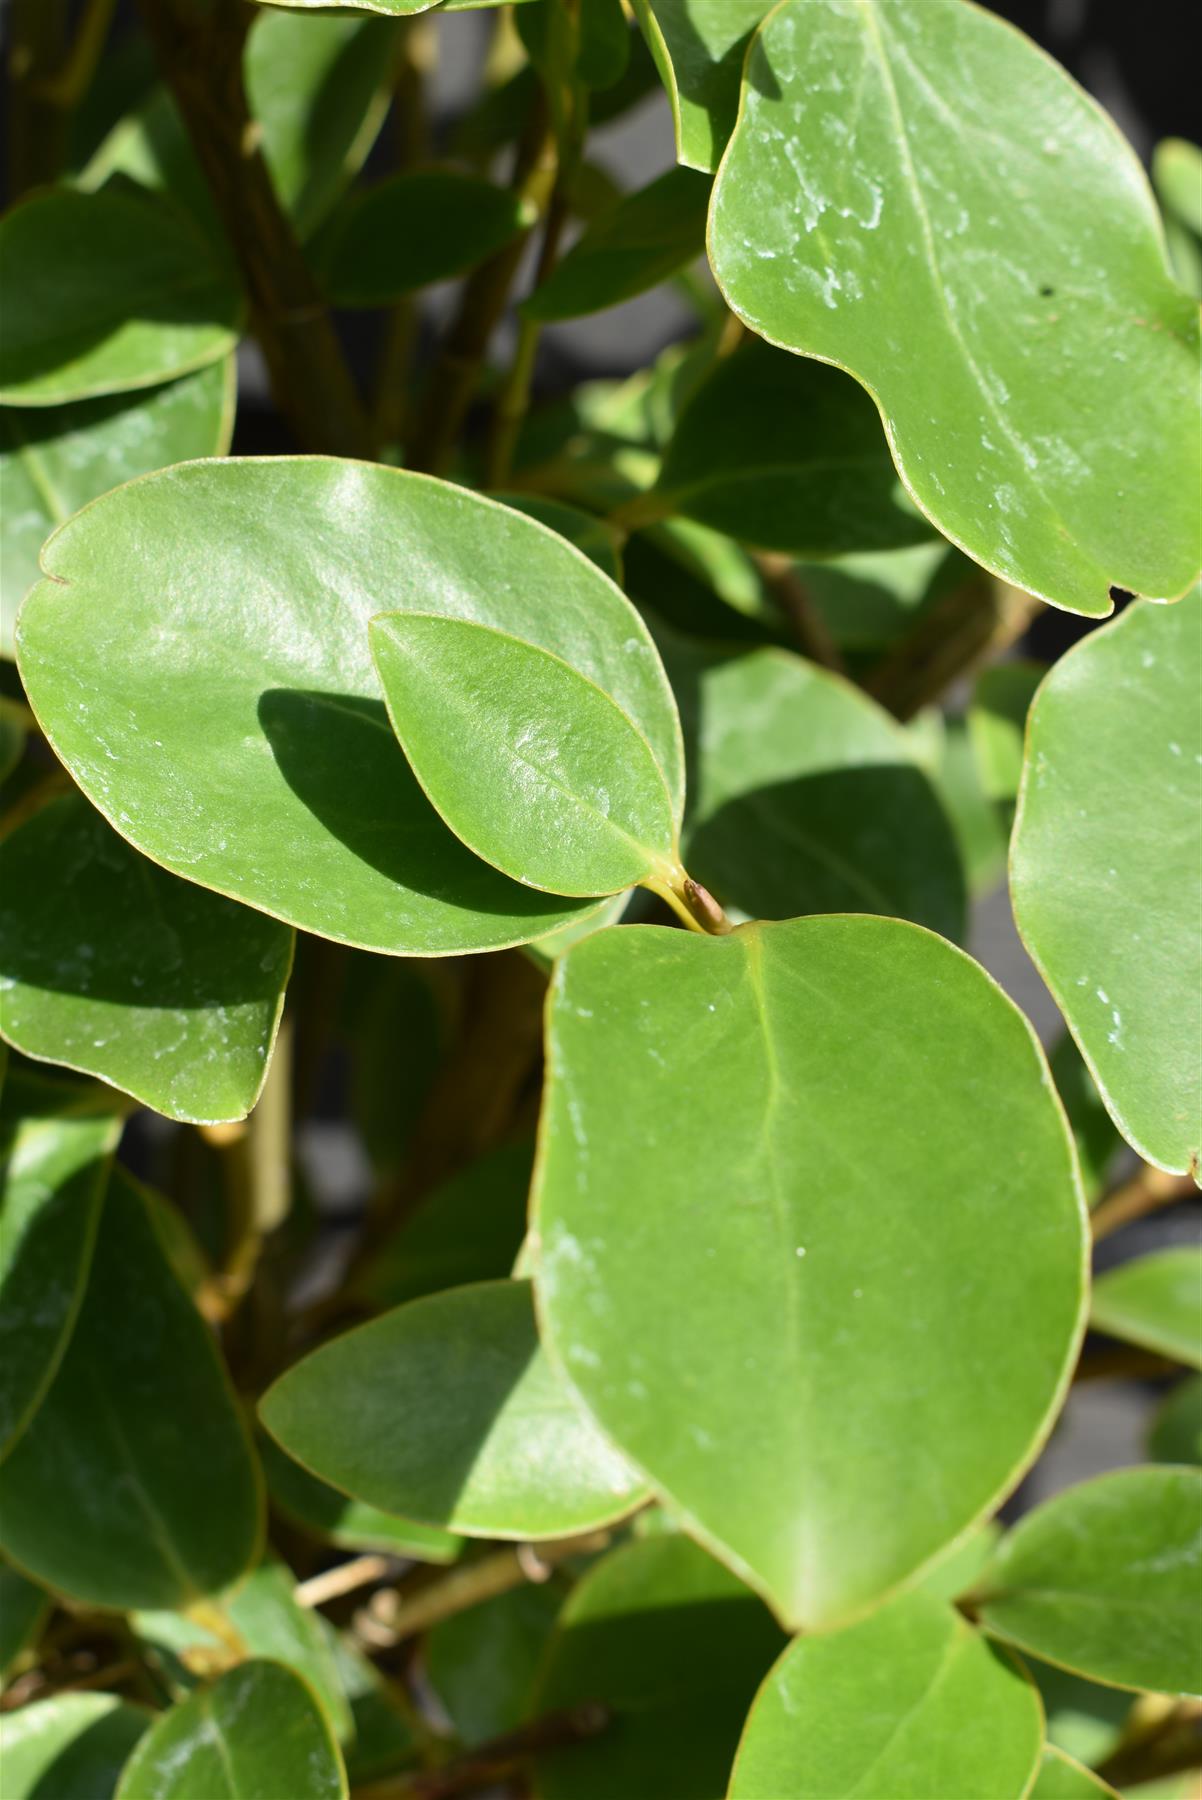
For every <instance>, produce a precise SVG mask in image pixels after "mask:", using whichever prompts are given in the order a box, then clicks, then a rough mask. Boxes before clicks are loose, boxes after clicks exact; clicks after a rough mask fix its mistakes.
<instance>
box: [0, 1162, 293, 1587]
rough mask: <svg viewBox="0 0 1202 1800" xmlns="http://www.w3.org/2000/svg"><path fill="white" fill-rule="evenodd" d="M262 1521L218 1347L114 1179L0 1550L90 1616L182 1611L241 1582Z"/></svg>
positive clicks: (22, 1455)
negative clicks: (92, 1611)
mask: <svg viewBox="0 0 1202 1800" xmlns="http://www.w3.org/2000/svg"><path fill="white" fill-rule="evenodd" d="M261 1511H262V1501H261V1495H260V1484H259V1477H258V1472H257V1470H256V1468H255V1466H254V1463H253V1460H252V1456H251V1450H250V1444H249V1442H248V1439H247V1436H246V1432H245V1429H244V1427H243V1425H242V1421H241V1418H240V1417H239V1414H238V1411H237V1408H236V1406H235V1403H234V1397H233V1394H232V1393H231V1391H230V1388H229V1384H228V1382H227V1379H226V1376H225V1372H224V1370H223V1368H222V1366H221V1364H220V1362H219V1360H218V1356H217V1351H216V1348H215V1346H214V1343H213V1340H212V1338H211V1336H210V1335H209V1332H208V1329H207V1327H206V1326H205V1325H204V1323H203V1321H202V1320H201V1318H200V1315H199V1314H198V1313H197V1312H196V1310H195V1308H194V1307H193V1305H192V1302H191V1301H190V1300H189V1298H188V1296H187V1295H186V1294H185V1293H184V1290H183V1288H182V1287H181V1286H180V1285H179V1282H178V1281H177V1279H176V1277H175V1275H174V1273H173V1272H172V1270H171V1268H170V1267H169V1265H168V1263H167V1260H166V1257H165V1255H164V1252H163V1249H162V1246H161V1244H160V1242H159V1238H158V1235H157V1233H156V1231H155V1227H154V1225H153V1224H152V1222H151V1218H150V1214H149V1212H148V1210H147V1207H146V1204H145V1202H144V1201H143V1199H142V1196H141V1195H140V1193H139V1192H138V1191H137V1189H136V1188H135V1187H134V1186H133V1185H132V1183H131V1182H130V1180H129V1178H128V1177H127V1176H125V1175H124V1174H123V1173H122V1172H121V1171H120V1170H115V1171H114V1173H113V1175H112V1177H111V1179H110V1181H109V1185H108V1192H107V1194H106V1195H105V1199H104V1206H103V1210H102V1213H101V1220H100V1229H99V1232H98V1234H97V1239H96V1249H95V1253H94V1255H93V1258H92V1268H91V1274H90V1276H89V1279H88V1286H87V1292H86V1294H85V1296H84V1301H83V1305H82V1307H81V1308H80V1313H79V1319H78V1321H77V1323H76V1326H75V1330H74V1332H73V1333H72V1336H71V1341H70V1343H69V1344H68V1346H67V1351H66V1354H65V1355H64V1357H63V1360H62V1362H61V1364H60V1365H59V1369H58V1372H57V1374H56V1376H55V1378H54V1382H53V1384H52V1386H51V1388H50V1391H49V1392H48V1394H47V1395H46V1398H45V1399H44V1400H43V1401H42V1404H41V1406H40V1407H39V1408H38V1411H37V1412H36V1413H35V1415H34V1417H33V1420H32V1422H31V1423H30V1425H29V1426H28V1428H27V1429H26V1431H25V1432H24V1434H23V1436H22V1437H21V1439H20V1440H19V1442H18V1444H17V1447H16V1449H15V1450H14V1451H13V1452H12V1454H11V1456H10V1457H9V1458H8V1460H7V1462H5V1464H4V1465H3V1468H2V1469H0V1543H2V1544H3V1548H4V1549H5V1550H6V1551H7V1552H9V1553H10V1554H11V1556H12V1557H13V1559H14V1561H16V1562H17V1563H19V1564H20V1565H21V1566H22V1567H23V1568H26V1569H28V1570H29V1572H30V1573H31V1574H32V1575H35V1576H36V1577H37V1579H38V1580H39V1581H44V1582H45V1583H46V1585H47V1586H48V1587H51V1588H54V1589H57V1590H60V1591H61V1592H63V1593H66V1594H69V1595H71V1596H72V1597H73V1598H74V1599H77V1600H80V1601H82V1602H83V1603H84V1604H85V1605H87V1606H99V1607H111V1608H114V1609H121V1610H123V1609H125V1608H130V1607H156V1608H175V1607H184V1606H188V1605H190V1604H191V1603H192V1602H193V1601H194V1600H196V1599H197V1598H199V1597H200V1596H201V1595H204V1594H212V1593H216V1592H219V1591H220V1590H221V1589H222V1588H225V1587H228V1586H229V1585H230V1583H231V1582H233V1581H235V1580H236V1579H237V1577H238V1576H239V1575H241V1574H242V1572H243V1570H244V1569H245V1568H246V1567H247V1565H248V1563H250V1562H251V1561H252V1560H253V1559H254V1557H255V1554H256V1552H257V1549H258V1538H259V1532H260V1528H261V1522H260V1514H261Z"/></svg>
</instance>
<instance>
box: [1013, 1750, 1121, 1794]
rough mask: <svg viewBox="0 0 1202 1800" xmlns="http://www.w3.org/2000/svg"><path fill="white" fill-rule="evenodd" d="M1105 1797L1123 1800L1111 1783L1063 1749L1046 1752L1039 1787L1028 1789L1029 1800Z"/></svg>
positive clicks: (1037, 1783)
mask: <svg viewBox="0 0 1202 1800" xmlns="http://www.w3.org/2000/svg"><path fill="white" fill-rule="evenodd" d="M1105 1795H1109V1796H1110V1800H1119V1796H1118V1794H1117V1793H1116V1792H1115V1790H1114V1788H1112V1787H1111V1785H1110V1783H1109V1782H1108V1781H1103V1780H1102V1778H1101V1776H1100V1775H1095V1774H1094V1772H1093V1770H1092V1769H1087V1768H1085V1767H1083V1765H1082V1764H1081V1763H1079V1762H1074V1760H1073V1758H1072V1757H1071V1756H1066V1755H1065V1754H1064V1751H1063V1750H1056V1749H1053V1748H1050V1747H1049V1748H1048V1749H1046V1750H1045V1751H1044V1753H1043V1758H1042V1761H1041V1762H1040V1765H1039V1773H1038V1775H1037V1776H1036V1777H1035V1786H1034V1787H1033V1788H1030V1789H1028V1800H1100V1797H1102V1796H1105Z"/></svg>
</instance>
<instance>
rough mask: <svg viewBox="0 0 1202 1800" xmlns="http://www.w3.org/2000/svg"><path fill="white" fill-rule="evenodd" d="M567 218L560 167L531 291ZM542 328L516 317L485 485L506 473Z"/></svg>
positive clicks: (494, 484) (497, 483) (543, 275)
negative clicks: (515, 333) (513, 343)
mask: <svg viewBox="0 0 1202 1800" xmlns="http://www.w3.org/2000/svg"><path fill="white" fill-rule="evenodd" d="M567 219H568V198H567V194H566V192H565V189H564V182H563V169H562V167H561V169H560V175H559V179H558V180H557V181H556V184H555V190H554V192H553V193H552V195H551V201H550V204H549V206H548V208H547V219H546V224H545V225H544V227H543V241H542V246H541V248H540V250H539V255H538V266H537V268H536V269H535V272H534V285H533V288H532V290H531V291H532V292H535V293H537V291H538V289H539V288H540V287H541V286H542V284H543V282H544V281H546V279H547V277H548V275H550V273H551V270H552V269H553V268H554V267H555V259H556V257H557V255H558V254H559V241H560V239H561V237H562V236H563V228H564V226H565V225H566V224H567ZM542 329H543V328H542V323H541V321H540V320H538V319H525V318H523V319H519V321H518V341H517V348H516V349H515V351H514V355H513V364H512V366H511V368H510V370H509V374H508V376H507V377H506V379H505V383H504V386H503V387H502V389H501V392H500V395H499V396H498V399H497V409H496V413H495V414H494V416H493V429H492V434H491V436H490V439H489V446H488V458H487V462H486V465H485V476H484V485H485V486H486V487H490V488H499V487H503V486H504V484H505V482H506V480H507V479H508V477H509V471H510V468H511V466H512V463H513V452H514V449H515V447H516V445H517V441H518V434H519V433H520V431H521V429H522V421H523V419H524V418H525V417H526V413H527V411H528V410H529V407H530V388H531V383H532V381H533V378H534V360H535V357H536V355H537V354H538V343H539V339H540V337H541V336H542Z"/></svg>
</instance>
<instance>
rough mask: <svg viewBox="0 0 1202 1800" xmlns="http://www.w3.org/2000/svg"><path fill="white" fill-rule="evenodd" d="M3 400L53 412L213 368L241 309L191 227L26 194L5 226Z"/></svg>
mask: <svg viewBox="0 0 1202 1800" xmlns="http://www.w3.org/2000/svg"><path fill="white" fill-rule="evenodd" d="M0 270H2V271H3V275H2V278H0V300H2V303H3V310H4V320H5V325H4V340H3V345H2V347H0V402H3V403H4V404H5V405H6V406H57V405H60V404H62V403H63V402H64V401H68V400H86V399H87V398H89V396H91V395H93V394H119V393H121V392H123V391H124V390H125V389H126V388H144V387H153V386H154V385H155V384H156V383H158V382H161V381H169V380H170V379H171V377H172V376H174V375H184V374H186V373H187V372H188V370H189V369H199V368H203V366H204V365H205V364H206V363H211V362H216V361H217V359H218V358H219V357H222V356H224V355H225V354H226V352H227V351H228V350H230V349H232V347H233V345H234V343H235V341H236V339H237V335H238V325H239V322H240V320H241V315H242V300H241V296H240V295H239V293H238V291H237V289H236V288H235V287H234V286H233V284H232V282H231V279H230V277H229V275H228V274H227V273H225V272H223V271H222V270H221V269H219V268H218V267H217V266H216V264H215V263H214V261H213V258H212V254H211V252H210V251H209V250H208V249H207V248H206V246H205V244H204V243H203V242H202V240H201V239H200V238H198V236H197V234H196V232H195V231H194V229H193V227H192V226H191V225H190V224H189V222H188V221H187V220H186V219H183V218H181V217H180V215H179V214H178V213H176V212H174V211H172V209H171V208H170V207H167V206H160V205H159V204H158V203H157V202H156V201H153V200H151V199H149V198H145V199H144V198H137V197H131V196H130V195H129V194H126V193H102V194H80V193H75V192H72V191H70V190H67V189H62V190H57V189H52V190H50V191H47V192H44V193H39V194H35V195H33V197H32V198H31V199H29V200H26V201H25V202H24V203H23V204H22V205H21V206H18V207H15V208H14V209H13V211H12V212H10V213H9V214H8V216H7V218H5V219H4V220H3V221H0Z"/></svg>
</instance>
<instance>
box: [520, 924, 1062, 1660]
mask: <svg viewBox="0 0 1202 1800" xmlns="http://www.w3.org/2000/svg"><path fill="white" fill-rule="evenodd" d="M548 1067H549V1087H548V1091H547V1093H546V1096H545V1099H544V1111H543V1120H542V1140H541V1161H540V1167H539V1171H538V1173H537V1175H536V1186H535V1198H534V1212H533V1224H534V1231H535V1233H536V1234H537V1238H538V1242H539V1248H538V1255H537V1276H536V1281H537V1289H538V1296H539V1308H540V1313H541V1319H542V1328H543V1338H544V1342H545V1343H546V1344H547V1346H548V1348H549V1350H550V1352H551V1354H552V1356H553V1357H554V1359H555V1361H556V1362H557V1363H558V1364H559V1365H560V1366H561V1367H562V1368H563V1369H564V1371H565V1372H566V1374H567V1376H568V1377H569V1379H570V1380H571V1382H572V1384H573V1386H574V1387H575V1388H577V1389H578V1390H579V1392H580V1394H581V1395H582V1397H583V1398H584V1400H585V1402H586V1404H587V1405H588V1407H589V1409H590V1411H591V1412H592V1413H594V1414H595V1416H596V1418H597V1420H598V1422H599V1424H600V1425H601V1426H602V1428H603V1429H604V1430H605V1431H607V1432H608V1433H609V1434H610V1435H611V1436H612V1437H613V1439H614V1441H615V1442H616V1443H617V1444H618V1445H619V1446H620V1448H621V1449H622V1450H623V1451H624V1452H625V1453H626V1454H627V1455H629V1456H630V1457H631V1459H632V1460H633V1461H634V1462H635V1463H636V1465H637V1466H638V1467H640V1468H641V1469H643V1470H644V1471H645V1472H646V1473H647V1475H648V1476H649V1477H650V1479H651V1480H652V1481H653V1483H654V1485H655V1487H656V1488H657V1489H658V1490H659V1491H660V1492H661V1493H662V1494H663V1495H664V1497H665V1498H666V1499H667V1500H668V1501H669V1503H670V1504H671V1505H673V1506H674V1507H675V1508H676V1509H678V1510H679V1511H680V1513H681V1514H682V1515H683V1516H684V1517H685V1518H686V1519H687V1521H688V1522H689V1525H690V1528H691V1529H694V1530H695V1531H696V1532H697V1534H698V1536H699V1537H701V1538H702V1540H703V1541H704V1542H705V1543H707V1544H710V1545H712V1546H713V1548H714V1549H715V1551H716V1552H717V1553H718V1554H719V1555H721V1556H722V1557H724V1558H725V1559H726V1560H727V1561H728V1562H729V1563H730V1565H731V1566H732V1568H734V1569H735V1570H736V1571H737V1572H739V1573H740V1574H742V1575H743V1576H744V1579H746V1580H748V1581H750V1582H751V1583H752V1585H753V1586H755V1587H756V1588H757V1589H758V1590H759V1591H760V1592H762V1593H764V1594H765V1595H766V1596H767V1598H768V1599H769V1600H770V1601H771V1603H772V1605H773V1606H774V1608H775V1609H776V1611H777V1612H778V1614H779V1615H780V1616H781V1617H782V1619H784V1620H786V1621H787V1622H788V1623H790V1624H793V1625H801V1626H805V1627H816V1626H826V1625H829V1624H832V1623H836V1622H838V1621H841V1620H843V1619H845V1618H847V1617H849V1616H851V1615H854V1614H856V1613H858V1612H861V1611H863V1610H864V1609H865V1608H867V1607H869V1606H871V1605H872V1604H873V1603H874V1602H875V1601H876V1600H878V1599H879V1598H880V1597H881V1596H882V1595H884V1594H887V1593H888V1592H889V1591H890V1589H892V1588H894V1587H896V1586H897V1585H898V1584H899V1583H900V1582H902V1581H904V1580H905V1579H906V1578H907V1577H908V1576H910V1575H912V1574H913V1573H915V1572H916V1571H917V1570H918V1569H920V1568H921V1567H922V1566H923V1564H925V1563H927V1562H929V1561H931V1560H932V1559H933V1558H934V1557H935V1556H936V1554H937V1553H938V1552H939V1551H940V1550H941V1549H942V1548H944V1547H945V1546H947V1545H949V1544H950V1543H951V1541H952V1540H953V1539H954V1538H955V1537H957V1536H958V1535H959V1534H960V1533H961V1532H962V1531H964V1530H965V1529H966V1528H967V1527H968V1526H969V1525H970V1524H971V1523H972V1521H973V1520H974V1519H976V1518H978V1517H979V1516H981V1514H982V1513H984V1512H985V1510H986V1509H987V1508H989V1507H991V1506H993V1505H994V1504H996V1502H997V1500H998V1499H999V1498H1000V1496H1001V1495H1002V1494H1003V1493H1004V1492H1005V1491H1006V1490H1007V1489H1008V1488H1009V1487H1010V1486H1011V1485H1012V1484H1013V1483H1014V1481H1015V1480H1016V1479H1017V1478H1018V1476H1019V1475H1020V1474H1021V1472H1022V1470H1023V1469H1024V1467H1025V1466H1026V1465H1027V1463H1028V1462H1029V1461H1030V1460H1031V1458H1032V1456H1033V1455H1034V1454H1035V1452H1036V1450H1037V1449H1038V1448H1039V1445H1040V1443H1041V1442H1042V1439H1043V1437H1044V1436H1045V1434H1046V1432H1047V1429H1048V1426H1049V1424H1050V1421H1051V1420H1052V1418H1054V1416H1055V1414H1056V1412H1057V1410H1058V1408H1059V1406H1060V1404H1061V1401H1062V1399H1063V1394H1064V1388H1065V1384H1066V1382H1067V1379H1068V1376H1069V1372H1070V1370H1071V1368H1072V1366H1073V1362H1074V1359H1075V1355H1076V1350H1077V1346H1078V1343H1079V1341H1080V1331H1081V1321H1082V1310H1083V1275H1084V1269H1083V1251H1084V1232H1083V1224H1084V1209H1083V1207H1082V1204H1081V1199H1080V1195H1079V1192H1078V1189H1077V1186H1076V1178H1075V1170H1074V1166H1073V1157H1072V1150H1071V1145H1070V1143H1069V1140H1068V1135H1067V1132H1066V1130H1065V1126H1064V1122H1063V1118H1062V1116H1061V1113H1060V1109H1059V1106H1058V1104H1057V1102H1056V1100H1055V1097H1054V1095H1053V1094H1052V1093H1051V1091H1050V1085H1049V1081H1048V1074H1047V1067H1046V1064H1045V1063H1044V1061H1043V1058H1042V1056H1041V1054H1040V1052H1039V1049H1038V1046H1037V1045H1036V1043H1035V1041H1034V1039H1033V1036H1032V1034H1031V1031H1030V1028H1029V1026H1028V1025H1027V1023H1026V1021H1025V1020H1024V1019H1023V1018H1022V1016H1021V1015H1020V1014H1019V1013H1018V1012H1017V1011H1016V1009H1015V1008H1014V1007H1013V1006H1012V1005H1011V1004H1010V1002H1009V1001H1008V1000H1007V999H1006V998H1005V996H1004V995H1003V994H1002V993H1001V992H1000V991H999V990H998V989H997V988H996V987H995V986H994V984H993V983H992V982H991V981H990V979H989V978H988V976H986V975H985V973H984V972H983V971H982V970H981V969H979V968H978V967H977V966H976V964H975V963H973V962H971V961H970V960H969V959H968V958H967V957H966V956H964V955H962V954H961V953H960V952H959V951H957V950H954V949H953V948H952V947H951V946H950V945H949V944H946V943H944V942H943V941H942V940H941V939H939V938H936V937H934V936H933V935H931V934H929V933H927V932H925V931H922V930H919V929H918V928H917V927H915V926H912V925H906V924H903V923H901V922H899V921H897V920H893V919H870V918H821V919H811V920H806V919H801V920H792V921H790V922H788V923H786V924H778V925H756V926H745V927H743V928H741V929H739V930H737V931H735V932H734V933H733V934H732V935H730V936H728V937H724V938H701V937H695V936H693V935H691V934H690V935H686V934H684V933H682V932H678V931H666V930H663V929H660V928H656V927H622V928H620V929H618V930H615V931H604V932H600V933H598V934H596V935H594V936H593V937H590V938H586V939H585V940H584V941H583V942H582V943H580V944H578V945H576V946H575V947H574V948H573V949H571V950H570V951H569V952H568V953H567V955H566V956H565V957H564V958H563V959H562V960H561V961H560V963H559V964H558V965H557V969H556V974H555V978H554V981H553V983H552V995H551V1002H550V1011H549V1039H548ZM933 1096H937V1103H936V1101H935V1099H933ZM665 1117H670V1118H671V1120H672V1129H671V1131H665V1129H664V1125H663V1121H664V1119H665ZM917 1120H921V1128H920V1129H919V1128H916V1123H915V1122H916V1121H917ZM1016 1145H1022V1155H1021V1157H1019V1156H1016V1155H1015V1146H1016ZM883 1170H884V1171H887V1172H888V1180H887V1183H886V1185H885V1188H882V1185H881V1182H882V1171H883ZM886 1191H887V1198H886V1197H885V1196H886ZM948 1194H954V1195H955V1196H956V1203H955V1206H954V1207H949V1206H948V1205H947V1204H946V1203H945V1196H947V1195H948ZM649 1196H653V1197H654V1204H653V1205H652V1204H650V1203H649ZM986 1389H987V1391H988V1393H989V1396H990V1400H989V1405H988V1406H987V1407H982V1405H981V1393H982V1391H984V1390H986ZM916 1459H918V1460H920V1461H921V1463H922V1468H923V1471H924V1473H923V1480H922V1482H921V1484H919V1486H915V1485H914V1484H913V1482H912V1480H911V1479H910V1475H911V1474H912V1471H913V1469H914V1467H915V1461H916ZM732 1470H736V1471H737V1478H732V1474H731V1471H732ZM908 1472H909V1473H908Z"/></svg>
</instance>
